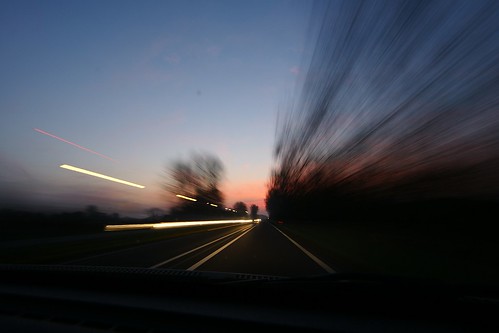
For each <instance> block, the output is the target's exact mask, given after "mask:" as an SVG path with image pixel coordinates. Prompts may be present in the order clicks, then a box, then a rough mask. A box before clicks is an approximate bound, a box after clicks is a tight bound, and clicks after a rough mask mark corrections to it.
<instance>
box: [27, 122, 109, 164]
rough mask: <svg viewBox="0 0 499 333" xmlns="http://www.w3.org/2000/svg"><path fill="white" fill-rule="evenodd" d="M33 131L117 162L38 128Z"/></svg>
mask: <svg viewBox="0 0 499 333" xmlns="http://www.w3.org/2000/svg"><path fill="white" fill-rule="evenodd" d="M33 129H34V130H35V131H37V132H38V133H41V134H44V135H48V136H50V137H51V138H54V139H57V140H59V141H62V142H65V143H67V144H70V145H72V146H75V147H76V148H80V149H83V150H85V151H88V152H89V153H92V154H95V155H99V156H100V157H103V158H105V159H108V160H111V161H113V162H118V161H116V160H115V159H113V158H111V157H109V156H106V155H103V154H101V153H98V152H96V151H93V150H91V149H88V148H85V147H83V146H80V145H78V144H76V143H74V142H71V141H68V140H66V139H63V138H60V137H58V136H57V135H54V134H51V133H48V132H45V131H42V130H41V129H39V128H33Z"/></svg>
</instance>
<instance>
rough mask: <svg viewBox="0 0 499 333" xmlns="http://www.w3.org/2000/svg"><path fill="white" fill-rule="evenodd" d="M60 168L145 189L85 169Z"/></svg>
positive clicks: (67, 166) (68, 166)
mask: <svg viewBox="0 0 499 333" xmlns="http://www.w3.org/2000/svg"><path fill="white" fill-rule="evenodd" d="M60 167H61V168H63V169H67V170H71V171H76V172H80V173H84V174H86V175H89V176H94V177H98V178H102V179H106V180H110V181H112V182H116V183H120V184H125V185H128V186H133V187H138V188H145V186H143V185H139V184H135V183H132V182H127V181H126V180H122V179H118V178H114V177H110V176H106V175H103V174H101V173H97V172H93V171H89V170H85V169H82V168H77V167H74V166H72V165H68V164H63V165H61V166H60Z"/></svg>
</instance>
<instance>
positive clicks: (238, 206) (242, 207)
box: [234, 201, 248, 216]
mask: <svg viewBox="0 0 499 333" xmlns="http://www.w3.org/2000/svg"><path fill="white" fill-rule="evenodd" d="M234 210H236V211H237V215H240V216H248V206H246V204H245V203H244V202H242V201H238V202H236V203H235V204H234Z"/></svg>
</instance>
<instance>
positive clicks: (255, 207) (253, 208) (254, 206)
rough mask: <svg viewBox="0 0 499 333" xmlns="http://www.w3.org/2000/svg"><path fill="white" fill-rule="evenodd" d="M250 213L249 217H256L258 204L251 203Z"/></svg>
mask: <svg viewBox="0 0 499 333" xmlns="http://www.w3.org/2000/svg"><path fill="white" fill-rule="evenodd" d="M250 211H251V212H250V213H251V218H252V219H253V220H254V219H256V218H257V217H258V215H257V214H258V206H257V205H251V207H250Z"/></svg>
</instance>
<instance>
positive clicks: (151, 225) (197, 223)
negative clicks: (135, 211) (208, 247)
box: [104, 219, 257, 231]
mask: <svg viewBox="0 0 499 333" xmlns="http://www.w3.org/2000/svg"><path fill="white" fill-rule="evenodd" d="M253 222H257V221H256V220H255V221H254V220H248V219H244V220H214V221H185V222H159V223H143V224H110V225H107V226H106V227H105V229H104V230H105V231H123V230H139V229H166V228H182V227H194V226H201V225H213V224H228V223H253Z"/></svg>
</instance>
